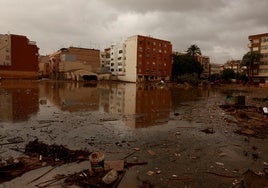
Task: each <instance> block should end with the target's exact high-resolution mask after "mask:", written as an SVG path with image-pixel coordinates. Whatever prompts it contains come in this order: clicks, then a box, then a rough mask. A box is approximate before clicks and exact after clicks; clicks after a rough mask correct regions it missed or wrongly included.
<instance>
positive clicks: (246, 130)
mask: <svg viewBox="0 0 268 188" xmlns="http://www.w3.org/2000/svg"><path fill="white" fill-rule="evenodd" d="M227 99H228V100H229V99H230V97H227ZM220 107H221V108H222V109H223V110H224V111H225V112H227V113H228V114H230V115H232V116H234V117H235V118H236V120H237V124H238V127H239V128H238V129H237V130H236V131H235V133H237V134H241V135H246V136H253V137H256V138H267V135H268V134H267V133H268V113H267V107H258V106H247V105H241V103H234V104H229V103H226V104H224V105H220Z"/></svg>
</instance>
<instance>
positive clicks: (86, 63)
mask: <svg viewBox="0 0 268 188" xmlns="http://www.w3.org/2000/svg"><path fill="white" fill-rule="evenodd" d="M99 71H100V50H96V49H87V48H77V47H69V48H62V49H60V50H58V51H57V52H55V53H53V54H51V55H50V56H49V77H50V78H52V79H61V80H76V81H79V80H83V79H84V78H85V77H84V76H91V75H94V76H96V75H97V72H99Z"/></svg>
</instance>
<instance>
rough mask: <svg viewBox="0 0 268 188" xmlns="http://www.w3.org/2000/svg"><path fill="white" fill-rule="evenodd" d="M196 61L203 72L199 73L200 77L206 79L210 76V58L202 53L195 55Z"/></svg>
mask: <svg viewBox="0 0 268 188" xmlns="http://www.w3.org/2000/svg"><path fill="white" fill-rule="evenodd" d="M197 61H198V62H199V63H200V64H201V66H202V67H203V72H202V74H201V75H200V76H201V78H205V79H208V78H209V76H210V58H209V57H208V56H204V55H197Z"/></svg>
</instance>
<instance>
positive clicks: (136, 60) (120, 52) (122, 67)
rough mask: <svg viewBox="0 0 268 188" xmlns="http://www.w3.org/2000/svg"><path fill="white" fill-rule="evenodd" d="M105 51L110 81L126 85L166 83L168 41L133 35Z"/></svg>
mask: <svg viewBox="0 0 268 188" xmlns="http://www.w3.org/2000/svg"><path fill="white" fill-rule="evenodd" d="M109 49H110V51H109V53H110V58H109V63H110V72H111V74H112V79H116V80H121V81H127V82H143V81H154V80H169V79H170V76H171V67H172V45H171V42H169V41H165V40H161V39H156V38H152V37H150V36H141V35H135V36H131V37H128V38H127V39H126V41H125V42H122V43H119V44H116V45H112V46H111V47H110V48H109Z"/></svg>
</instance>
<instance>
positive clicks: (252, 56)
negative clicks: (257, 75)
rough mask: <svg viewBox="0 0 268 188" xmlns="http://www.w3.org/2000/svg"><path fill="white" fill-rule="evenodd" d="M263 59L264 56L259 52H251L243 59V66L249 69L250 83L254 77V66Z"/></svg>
mask: <svg viewBox="0 0 268 188" xmlns="http://www.w3.org/2000/svg"><path fill="white" fill-rule="evenodd" d="M261 58H262V54H261V53H260V52H257V51H249V52H247V53H246V54H245V55H244V56H243V58H242V63H241V66H246V67H247V73H248V77H249V80H250V81H252V77H253V65H254V64H256V63H259V61H260V59H261Z"/></svg>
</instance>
